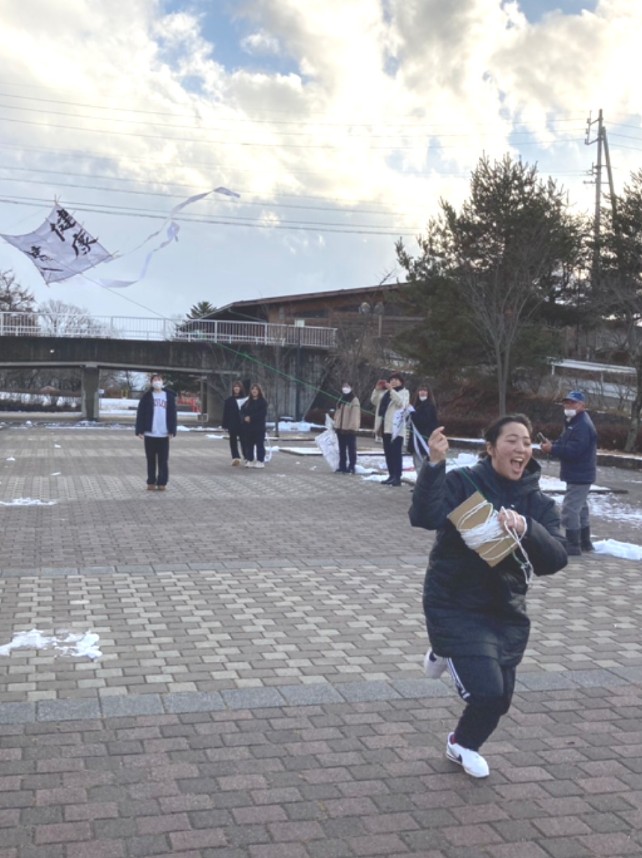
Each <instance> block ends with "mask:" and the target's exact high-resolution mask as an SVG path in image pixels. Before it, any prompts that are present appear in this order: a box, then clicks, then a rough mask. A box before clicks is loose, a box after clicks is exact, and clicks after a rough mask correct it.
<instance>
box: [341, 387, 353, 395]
mask: <svg viewBox="0 0 642 858" xmlns="http://www.w3.org/2000/svg"><path fill="white" fill-rule="evenodd" d="M341 393H352V388H351V387H347V386H346V387H342V388H341Z"/></svg>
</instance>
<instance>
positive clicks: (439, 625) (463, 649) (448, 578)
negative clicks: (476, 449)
mask: <svg viewBox="0 0 642 858" xmlns="http://www.w3.org/2000/svg"><path fill="white" fill-rule="evenodd" d="M540 470H541V469H540V466H539V464H538V463H537V462H536V461H535V460H534V459H531V460H530V462H529V463H528V466H527V468H526V471H525V472H524V475H523V476H522V478H521V479H520V480H509V479H506V478H505V477H502V476H500V475H499V474H498V473H497V472H496V471H495V469H494V468H493V465H492V463H491V460H490V459H488V458H486V459H483V460H482V461H481V462H479V463H478V464H476V465H475V466H474V467H472V468H458V469H456V470H453V471H450V472H449V473H448V474H447V473H446V466H445V463H443V462H442V463H440V464H438V465H435V466H431V465H430V464H429V463H426V464H425V465H424V466H423V468H422V469H421V471H420V472H419V476H418V478H417V484H416V487H415V490H414V492H413V498H412V506H411V507H410V511H409V516H410V522H411V524H412V525H413V527H424V528H426V530H436V531H437V537H436V540H435V544H434V546H433V549H432V551H431V552H430V558H429V563H428V570H427V572H426V577H425V581H424V596H423V603H424V613H425V615H426V626H427V628H428V635H429V637H430V643H431V646H432V648H433V650H434V651H435V653H436V654H437V655H440V656H446V657H453V656H457V655H461V656H463V655H465V656H473V655H478V656H490V657H492V658H496V659H498V661H499V662H500V664H502V665H503V666H511V665H516V664H518V663H519V662H520V661H521V659H522V656H523V654H524V650H525V649H526V645H527V643H528V635H529V630H530V620H529V619H528V615H527V613H526V591H527V589H528V585H527V583H526V576H525V574H524V571H523V569H522V568H521V567H520V564H519V562H518V560H517V559H516V557H515V556H514V555H513V554H510V555H509V556H508V557H505V558H504V559H503V560H502V561H501V562H500V563H498V564H497V566H495V567H491V566H489V565H488V563H486V561H485V560H482V558H481V557H480V556H479V555H478V554H477V553H476V552H475V551H473V550H472V549H470V548H468V546H467V545H466V543H465V542H464V540H463V539H462V538H461V536H460V534H459V532H458V531H457V529H456V528H455V526H454V525H453V524H452V523H451V522H450V521H449V519H448V518H447V516H448V513H450V512H451V511H452V510H453V509H455V507H457V506H459V504H461V503H463V501H464V500H466V498H468V497H470V495H472V494H474V492H475V491H476V490H478V491H479V492H481V494H482V495H483V496H484V497H485V498H486V500H489V501H490V502H491V503H492V504H493V506H494V507H495V509H497V510H498V509H500V507H502V506H504V507H506V508H507V509H508V508H510V509H514V510H516V512H518V513H520V515H523V516H525V518H526V522H527V531H526V535H525V536H524V538H523V540H522V546H523V548H524V550H525V551H526V553H527V554H528V557H529V559H530V561H531V563H532V566H533V571H534V573H535V574H536V575H551V574H553V573H554V572H558V571H559V570H560V569H563V568H564V566H566V563H567V555H566V549H565V544H564V538H563V536H562V532H561V530H560V520H559V516H558V513H557V509H556V507H555V503H554V501H553V500H552V499H551V498H548V497H546V496H545V495H544V494H543V492H542V491H541V489H540V487H539V477H540Z"/></svg>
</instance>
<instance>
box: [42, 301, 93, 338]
mask: <svg viewBox="0 0 642 858" xmlns="http://www.w3.org/2000/svg"><path fill="white" fill-rule="evenodd" d="M38 314H39V317H40V329H41V331H43V332H44V333H46V334H47V335H48V336H51V337H100V336H104V334H105V330H106V329H105V327H104V326H103V325H101V324H100V323H99V322H97V321H96V320H95V319H93V318H92V316H91V314H90V313H89V310H87V309H85V308H84V307H78V306H76V305H75V304H67V303H65V302H64V301H59V300H57V299H55V298H51V299H50V300H49V301H44V302H43V303H42V304H39V305H38Z"/></svg>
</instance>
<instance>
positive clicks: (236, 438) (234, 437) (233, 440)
mask: <svg viewBox="0 0 642 858" xmlns="http://www.w3.org/2000/svg"><path fill="white" fill-rule="evenodd" d="M228 431H229V436H230V453H231V454H232V458H233V459H240V458H241V457H240V455H239V444H240V445H241V450H242V449H243V438H242V437H241V434H240V432H232V430H231V429H230V430H228Z"/></svg>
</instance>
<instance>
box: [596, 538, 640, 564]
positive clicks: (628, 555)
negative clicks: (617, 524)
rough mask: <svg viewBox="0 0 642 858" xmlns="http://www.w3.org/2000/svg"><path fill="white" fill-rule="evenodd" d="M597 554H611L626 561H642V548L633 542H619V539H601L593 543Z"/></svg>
mask: <svg viewBox="0 0 642 858" xmlns="http://www.w3.org/2000/svg"><path fill="white" fill-rule="evenodd" d="M593 547H594V548H595V552H596V554H610V555H612V556H613V557H623V558H624V559H625V560H642V546H641V545H633V544H632V543H631V542H618V541H617V539H600V540H598V541H597V542H594V543H593Z"/></svg>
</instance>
